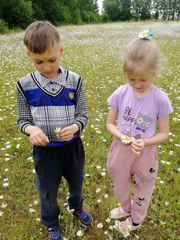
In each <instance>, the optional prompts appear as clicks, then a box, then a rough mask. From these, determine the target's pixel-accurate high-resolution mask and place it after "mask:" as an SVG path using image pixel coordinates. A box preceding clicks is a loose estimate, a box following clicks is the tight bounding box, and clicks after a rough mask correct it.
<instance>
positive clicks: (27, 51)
mask: <svg viewBox="0 0 180 240" xmlns="http://www.w3.org/2000/svg"><path fill="white" fill-rule="evenodd" d="M26 54H27V56H28V57H30V52H29V50H28V49H27V50H26Z"/></svg>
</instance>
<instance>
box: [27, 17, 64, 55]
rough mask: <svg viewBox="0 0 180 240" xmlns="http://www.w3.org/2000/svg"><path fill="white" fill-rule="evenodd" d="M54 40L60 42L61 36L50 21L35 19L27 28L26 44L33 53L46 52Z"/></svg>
mask: <svg viewBox="0 0 180 240" xmlns="http://www.w3.org/2000/svg"><path fill="white" fill-rule="evenodd" d="M54 42H60V37H59V33H58V31H57V29H56V28H55V27H54V26H53V25H52V24H51V23H50V22H49V21H35V22H33V23H31V24H30V25H29V26H28V27H27V29H26V30H25V34H24V44H25V46H26V47H27V49H28V50H30V51H31V52H33V53H39V54H41V53H44V52H45V51H46V50H47V49H48V48H49V47H51V46H53V44H54Z"/></svg>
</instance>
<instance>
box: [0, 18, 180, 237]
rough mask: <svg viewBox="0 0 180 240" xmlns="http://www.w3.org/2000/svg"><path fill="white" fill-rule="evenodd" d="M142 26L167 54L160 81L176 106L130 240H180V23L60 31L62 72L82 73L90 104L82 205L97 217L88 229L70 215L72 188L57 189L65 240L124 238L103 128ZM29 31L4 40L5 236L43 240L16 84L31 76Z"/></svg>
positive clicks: (0, 158) (0, 185) (0, 179)
mask: <svg viewBox="0 0 180 240" xmlns="http://www.w3.org/2000/svg"><path fill="white" fill-rule="evenodd" d="M144 29H152V30H153V31H154V33H155V37H154V40H155V41H156V42H157V45H158V47H159V49H160V51H161V69H160V74H159V76H158V80H157V84H158V85H159V86H160V87H161V88H162V89H164V90H165V91H166V92H167V93H168V94H169V98H170V100H171V102H172V105H173V109H174V112H173V113H172V114H171V116H170V133H169V141H168V142H166V143H165V144H161V145H158V150H159V175H158V179H157V182H156V187H155V189H154V194H153V199H152V202H151V205H150V207H149V209H148V215H147V217H146V219H145V221H144V223H143V226H142V228H141V229H140V230H139V231H137V232H134V233H133V234H131V235H130V236H129V237H128V239H130V240H131V239H140V240H145V239H146V240H147V239H148V240H162V239H163V240H177V239H180V238H179V237H180V228H179V226H180V218H179V216H180V209H179V208H180V204H179V196H180V79H179V77H180V58H179V50H180V49H179V46H180V23H179V22H168V23H164V22H163V23H161V22H144V23H116V24H103V25H85V26H65V27H61V28H59V31H60V34H61V41H62V43H63V45H64V48H65V53H64V56H63V58H62V59H61V64H62V65H63V67H65V68H67V69H69V70H72V71H75V72H77V73H79V74H80V75H82V76H83V79H84V85H85V89H86V94H87V99H88V106H89V124H88V126H87V128H86V130H85V131H84V132H83V134H82V140H83V142H84V146H85V150H86V166H85V173H84V187H83V196H84V207H85V209H87V210H89V211H90V212H91V213H92V215H93V218H94V223H93V226H92V228H89V229H85V228H83V227H82V226H81V225H80V224H79V223H78V222H76V220H75V219H74V218H73V217H72V215H71V213H69V211H68V206H67V198H68V190H67V185H66V182H65V181H64V180H63V181H62V184H61V185H60V188H59V199H58V202H59V205H60V208H61V216H60V225H61V229H62V233H63V235H64V237H65V239H66V240H74V239H81V240H116V239H123V236H122V235H121V234H120V233H118V232H116V231H115V229H114V224H115V223H114V221H112V220H110V219H109V218H108V214H109V211H110V209H111V208H114V207H116V206H117V202H116V200H115V198H114V196H113V186H112V183H111V181H110V179H109V176H108V174H107V169H106V155H107V151H108V148H109V146H110V144H111V141H112V136H111V135H110V134H109V133H108V132H107V131H106V129H105V122H106V118H107V112H108V106H107V98H108V96H109V95H110V94H111V93H112V92H113V91H114V90H115V89H116V88H117V87H118V86H120V85H121V84H122V83H123V82H124V77H123V74H122V63H121V57H122V53H123V51H124V49H125V47H126V46H127V44H128V43H129V42H130V41H131V40H133V39H134V38H136V37H137V36H138V33H139V32H140V31H142V30H144ZM22 38H23V32H22V33H16V34H15V33H13V34H9V35H1V36H0V56H1V61H0V239H2V240H41V239H43V240H45V239H47V233H46V229H45V228H44V227H43V226H42V225H41V224H40V215H39V201H38V194H37V192H36V189H35V186H34V168H33V159H32V155H31V153H32V152H31V145H30V143H29V139H28V137H26V136H24V135H22V134H21V133H20V132H19V131H18V129H17V127H16V96H15V83H16V81H18V79H19V78H20V77H22V76H23V75H25V74H27V73H28V72H30V71H33V66H32V64H31V63H30V61H29V59H28V58H27V56H26V52H25V48H24V46H23V43H22Z"/></svg>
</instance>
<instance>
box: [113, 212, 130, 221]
mask: <svg viewBox="0 0 180 240" xmlns="http://www.w3.org/2000/svg"><path fill="white" fill-rule="evenodd" d="M130 216H131V213H129V214H126V215H124V216H122V217H118V218H115V217H111V216H109V218H110V219H112V220H124V219H126V218H128V217H130Z"/></svg>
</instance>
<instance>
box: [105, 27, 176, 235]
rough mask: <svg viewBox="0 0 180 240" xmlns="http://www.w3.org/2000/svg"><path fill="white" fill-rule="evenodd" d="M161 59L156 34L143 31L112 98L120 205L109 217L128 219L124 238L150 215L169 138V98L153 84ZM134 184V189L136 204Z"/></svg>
mask: <svg viewBox="0 0 180 240" xmlns="http://www.w3.org/2000/svg"><path fill="white" fill-rule="evenodd" d="M158 60H159V54H158V50H157V48H156V46H155V44H154V43H153V41H152V32H151V31H149V30H145V31H144V32H141V33H140V34H139V38H138V39H137V40H136V41H134V42H133V43H132V44H131V45H130V46H129V48H128V49H127V50H126V52H125V55H124V62H123V70H124V75H125V77H126V79H127V83H126V84H124V85H123V86H121V87H119V88H118V89H117V90H116V91H115V92H114V93H113V94H112V95H111V96H110V97H109V99H108V103H109V105H110V110H109V114H108V118H107V124H106V126H107V130H108V131H109V132H110V133H111V134H113V135H114V140H113V142H112V145H111V148H110V150H109V153H108V159H107V168H108V172H109V175H110V177H111V179H112V181H113V184H114V193H115V196H116V198H117V200H118V202H119V207H117V208H115V209H113V210H111V212H110V218H112V219H119V220H122V219H123V218H126V220H124V221H116V228H117V229H118V230H119V231H120V232H121V233H122V234H123V235H124V236H127V235H129V232H130V231H133V230H136V229H137V228H139V227H140V226H141V223H142V221H143V220H144V218H145V216H146V214H147V209H148V206H149V203H150V200H151V196H152V192H153V188H154V184H155V181H156V176H157V171H158V161H157V152H156V145H157V144H158V143H161V142H162V141H164V140H166V139H167V138H168V131H169V114H170V113H171V112H172V107H171V104H170V102H169V99H168V97H167V94H166V93H165V92H164V91H162V90H160V89H159V88H157V87H156V86H155V85H154V78H155V76H156V74H157V70H158ZM116 120H117V125H116ZM157 125H158V131H156V127H157ZM131 182H133V183H134V188H135V189H134V198H133V199H132V197H131Z"/></svg>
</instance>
